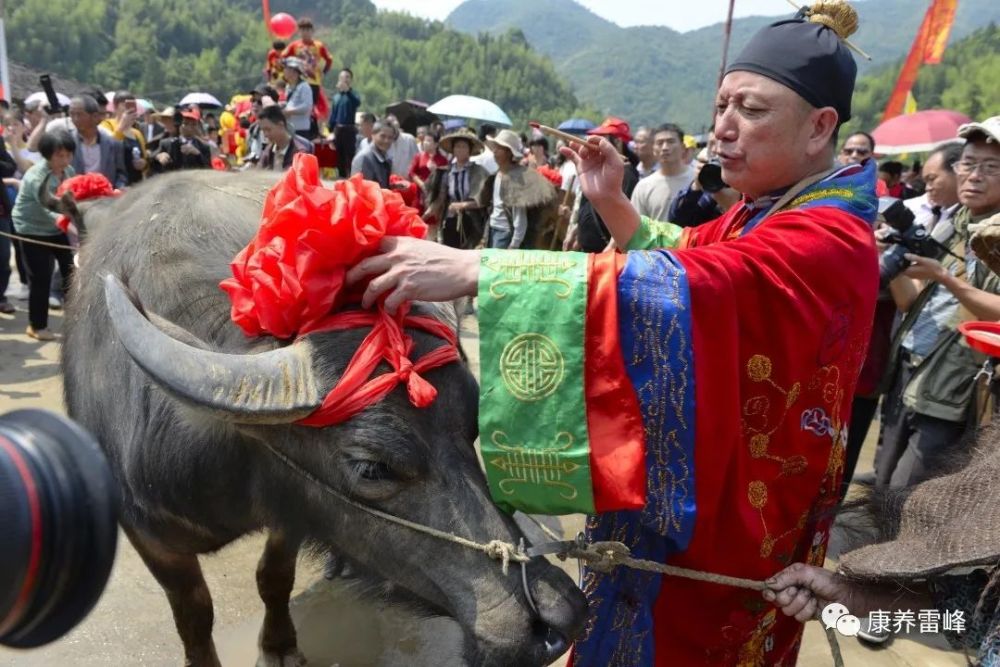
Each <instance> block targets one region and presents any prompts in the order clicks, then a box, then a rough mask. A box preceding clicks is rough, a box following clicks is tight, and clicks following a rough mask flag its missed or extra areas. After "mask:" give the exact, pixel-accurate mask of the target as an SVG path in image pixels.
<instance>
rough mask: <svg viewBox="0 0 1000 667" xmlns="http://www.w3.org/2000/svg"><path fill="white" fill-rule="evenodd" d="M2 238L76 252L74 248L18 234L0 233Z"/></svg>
mask: <svg viewBox="0 0 1000 667" xmlns="http://www.w3.org/2000/svg"><path fill="white" fill-rule="evenodd" d="M0 236H6V237H7V238H9V239H14V240H15V241H20V242H21V243H34V244H35V245H40V246H45V247H47V248H56V249H58V250H76V248H74V247H73V246H69V245H64V244H62V243H49V242H48V241H36V240H35V239H29V238H28V237H26V236H20V235H18V234H11V233H10V232H0Z"/></svg>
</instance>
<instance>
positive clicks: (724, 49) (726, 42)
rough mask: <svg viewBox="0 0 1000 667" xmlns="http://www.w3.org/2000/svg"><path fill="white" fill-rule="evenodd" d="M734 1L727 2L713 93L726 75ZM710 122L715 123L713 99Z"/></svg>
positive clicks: (713, 101) (717, 90)
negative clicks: (720, 54) (720, 55)
mask: <svg viewBox="0 0 1000 667" xmlns="http://www.w3.org/2000/svg"><path fill="white" fill-rule="evenodd" d="M735 5H736V0H729V15H728V16H727V17H726V32H725V36H724V37H723V39H722V64H721V65H719V80H718V82H717V83H716V85H715V92H716V94H718V92H719V88H721V87H722V79H723V77H724V76H725V74H726V61H728V60H729V38H730V37H731V36H732V34H733V7H734V6H735ZM712 122H713V123H714V122H715V99H713V100H712Z"/></svg>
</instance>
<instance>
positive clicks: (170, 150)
mask: <svg viewBox="0 0 1000 667" xmlns="http://www.w3.org/2000/svg"><path fill="white" fill-rule="evenodd" d="M178 115H179V116H180V127H181V136H179V137H173V138H170V139H164V140H163V141H162V142H161V145H160V152H159V153H157V154H156V156H155V157H154V158H153V159H154V161H155V163H156V164H157V165H158V168H159V170H161V171H176V170H178V169H208V168H209V167H211V166H212V153H211V149H210V148H209V147H208V144H206V143H205V142H204V141H202V140H201V139H199V138H198V136H197V135H198V132H199V130H200V128H201V113H200V112H199V111H198V108H197V107H193V108H191V109H186V110H184V111H181V112H180V113H179V114H178Z"/></svg>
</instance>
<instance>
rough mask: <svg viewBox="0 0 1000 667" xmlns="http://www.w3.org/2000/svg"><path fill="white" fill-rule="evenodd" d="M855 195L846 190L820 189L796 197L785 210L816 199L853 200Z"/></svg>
mask: <svg viewBox="0 0 1000 667" xmlns="http://www.w3.org/2000/svg"><path fill="white" fill-rule="evenodd" d="M854 197H855V193H854V192H853V191H851V190H848V189H846V188H821V189H819V190H814V191H813V192H809V193H807V194H804V195H801V196H799V197H796V198H795V199H793V200H792V201H791V203H789V204H788V206H786V207H785V208H798V207H799V206H802V205H803V204H808V203H809V202H814V201H816V200H818V199H847V200H850V199H853V198H854Z"/></svg>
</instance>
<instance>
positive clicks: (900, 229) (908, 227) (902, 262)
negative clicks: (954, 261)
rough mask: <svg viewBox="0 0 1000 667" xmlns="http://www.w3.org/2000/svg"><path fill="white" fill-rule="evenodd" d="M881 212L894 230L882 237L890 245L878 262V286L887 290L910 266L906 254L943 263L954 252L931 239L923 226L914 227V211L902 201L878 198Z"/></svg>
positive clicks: (891, 198) (892, 198)
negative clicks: (945, 257)
mask: <svg viewBox="0 0 1000 667" xmlns="http://www.w3.org/2000/svg"><path fill="white" fill-rule="evenodd" d="M878 208H879V213H880V214H881V215H882V218H883V219H884V220H885V223H886V224H887V225H889V227H891V228H892V231H891V232H889V234H887V235H886V236H884V237H883V238H882V242H883V243H888V244H891V246H892V247H890V248H889V249H888V250H886V251H885V252H883V253H882V256H881V257H879V260H878V273H879V285H880V286H881V287H885V286H886V285H888V284H889V283H890V282H891V281H892V279H893V278H895V277H896V276H898V275H899V274H901V273H902V272H903V271H905V270H906V269H907V268H909V266H910V262H909V261H907V259H906V257H904V255H906V253H911V254H914V255H920V256H921V257H929V258H931V259H936V260H940V259H941V258H942V257H944V256H945V255H948V254H950V253H951V251H950V250H948V247H947V246H945V245H944V244H943V243H941V242H940V241H938V240H937V239H935V238H934V237H933V236H931V234H930V232H928V231H927V229H925V228H924V227H922V226H920V225H916V224H914V222H913V221H914V219H915V218H914V215H913V211H911V210H910V209H908V208H906V206H904V205H903V201H902V200H901V199H895V198H894V197H881V198H879V207H878Z"/></svg>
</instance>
